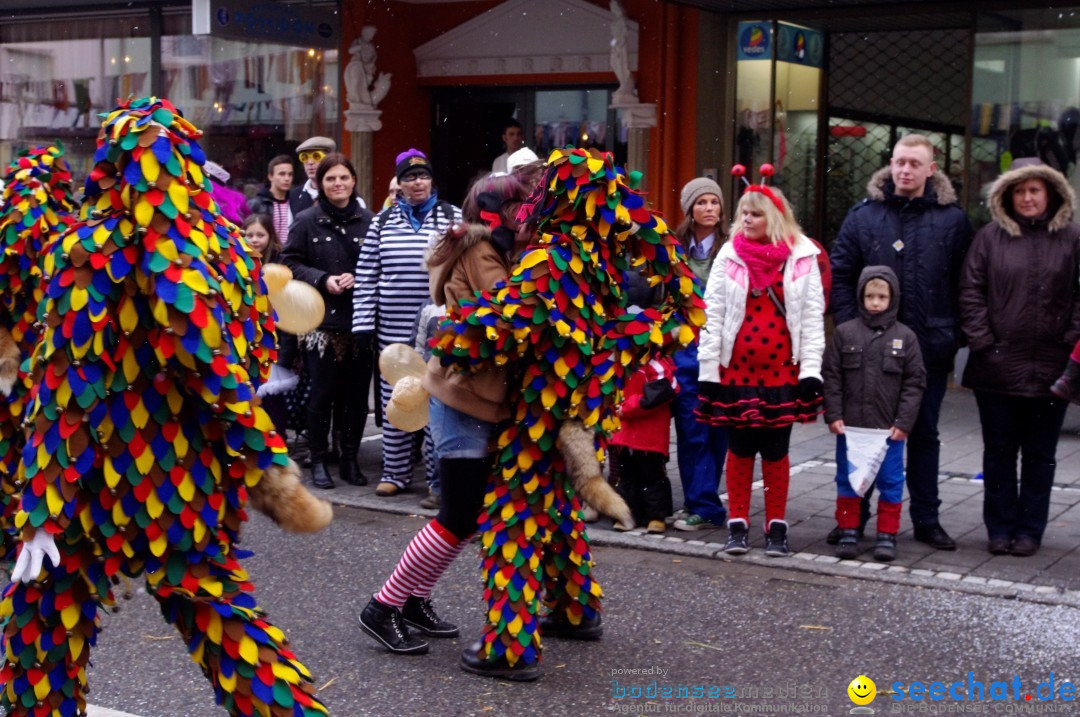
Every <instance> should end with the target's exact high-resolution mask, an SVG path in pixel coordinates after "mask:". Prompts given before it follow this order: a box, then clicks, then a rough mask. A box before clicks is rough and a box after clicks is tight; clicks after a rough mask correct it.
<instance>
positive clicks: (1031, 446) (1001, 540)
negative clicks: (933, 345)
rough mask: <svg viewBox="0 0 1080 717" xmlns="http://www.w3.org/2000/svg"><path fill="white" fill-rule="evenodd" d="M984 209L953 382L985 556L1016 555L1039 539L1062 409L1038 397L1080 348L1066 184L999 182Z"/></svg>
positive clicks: (1017, 176)
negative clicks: (971, 423)
mask: <svg viewBox="0 0 1080 717" xmlns="http://www.w3.org/2000/svg"><path fill="white" fill-rule="evenodd" d="M987 203H988V204H989V205H990V212H991V215H992V216H993V217H994V221H993V222H991V223H990V224H987V225H986V226H985V227H983V228H982V229H980V230H979V233H978V234H977V235H976V236H975V241H974V243H973V244H972V245H971V250H970V251H969V252H968V255H967V258H966V259H965V260H964V271H963V275H962V278H961V281H960V314H961V325H962V328H963V330H964V333H965V334H966V335H967V338H968V345H969V346H970V348H971V357H970V358H969V359H968V363H967V367H966V369H965V370H964V380H963V382H964V385H965V386H967V387H968V388H971V389H974V391H975V399H976V401H977V402H978V404H979V420H980V422H981V423H982V434H983V481H984V483H983V485H984V489H985V491H986V494H985V496H984V502H983V521H984V522H985V523H986V530H987V533H988V535H989V540H990V542H989V545H988V549H989V551H990V552H991V553H993V554H995V555H1000V554H1005V553H1011V554H1013V555H1018V556H1028V555H1033V554H1034V553H1035V552H1036V551H1037V550H1038V549H1039V545H1040V544H1041V543H1042V536H1043V531H1045V530H1046V522H1047V517H1048V515H1049V511H1050V489H1051V486H1052V485H1053V483H1054V468H1055V466H1056V464H1057V458H1056V455H1055V454H1056V452H1057V443H1058V436H1059V435H1060V433H1061V425H1062V423H1063V422H1064V420H1065V409H1066V408H1067V407H1068V402H1067V401H1065V400H1064V399H1061V398H1058V397H1056V396H1054V395H1053V394H1052V393H1051V391H1050V386H1051V384H1053V382H1054V379H1056V378H1057V377H1058V376H1060V375H1061V372H1062V370H1063V369H1064V368H1065V365H1066V363H1067V361H1068V359H1069V351H1070V349H1071V348H1072V346H1073V344H1074V343H1075V342H1076V340H1077V339H1080V289H1078V282H1080V276H1078V266H1080V225H1077V224H1074V223H1073V222H1072V221H1071V219H1072V216H1073V210H1074V207H1075V203H1076V197H1075V196H1074V193H1073V189H1072V186H1071V185H1070V184H1069V181H1068V180H1067V179H1066V178H1065V177H1064V176H1063V175H1062V174H1061V173H1060V172H1058V171H1057V170H1055V169H1053V168H1051V167H1048V166H1046V165H1042V164H1039V165H1028V166H1024V167H1021V168H1019V169H1013V170H1011V171H1009V172H1006V173H1005V174H1003V175H1001V177H999V178H998V179H997V181H995V182H994V184H993V186H992V187H991V188H990V195H989V200H988V202H987ZM1018 454H1020V456H1021V468H1020V475H1019V482H1017V472H1016V458H1017V455H1018Z"/></svg>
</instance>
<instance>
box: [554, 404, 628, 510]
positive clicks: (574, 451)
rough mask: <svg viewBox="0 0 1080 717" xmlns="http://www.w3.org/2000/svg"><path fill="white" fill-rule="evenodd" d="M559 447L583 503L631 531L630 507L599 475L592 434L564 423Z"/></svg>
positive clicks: (577, 424)
mask: <svg viewBox="0 0 1080 717" xmlns="http://www.w3.org/2000/svg"><path fill="white" fill-rule="evenodd" d="M559 445H560V447H561V448H562V454H563V458H564V459H565V460H566V472H567V473H568V474H569V475H570V479H571V481H572V482H573V484H574V490H576V491H577V492H578V495H580V496H581V498H582V500H584V501H585V502H586V503H588V504H589V505H591V506H592V507H594V508H596V509H597V510H598V511H600V512H601V513H603V514H604V515H606V516H608V517H609V518H611V519H613V520H615V521H616V522H619V523H622V524H623V525H625V526H628V527H633V526H634V515H633V513H631V511H630V506H628V505H627V504H626V501H625V500H623V499H622V496H620V495H619V494H618V493H616V492H615V489H614V488H612V487H611V484H610V483H608V482H607V480H605V479H604V476H603V474H602V473H601V472H600V461H598V460H596V443H595V440H594V438H593V432H592V431H591V430H589V429H588V428H585V426H584V425H582V423H581V421H579V420H572V421H566V422H564V423H563V425H562V428H560V429H559Z"/></svg>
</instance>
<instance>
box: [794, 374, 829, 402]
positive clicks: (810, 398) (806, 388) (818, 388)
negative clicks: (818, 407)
mask: <svg viewBox="0 0 1080 717" xmlns="http://www.w3.org/2000/svg"><path fill="white" fill-rule="evenodd" d="M823 388H825V384H823V383H822V382H821V379H820V378H814V377H813V376H807V377H806V378H804V379H800V381H799V397H800V398H802V400H803V401H805V402H806V403H814V402H815V401H817V400H818V399H820V398H821V392H822V389H823Z"/></svg>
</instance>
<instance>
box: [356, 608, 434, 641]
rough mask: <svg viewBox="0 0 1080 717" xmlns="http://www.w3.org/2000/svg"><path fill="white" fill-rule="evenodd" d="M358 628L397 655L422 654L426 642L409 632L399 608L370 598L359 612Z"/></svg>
mask: <svg viewBox="0 0 1080 717" xmlns="http://www.w3.org/2000/svg"><path fill="white" fill-rule="evenodd" d="M360 629H361V630H363V631H364V632H366V633H367V634H368V635H370V636H371V637H373V638H375V640H376V641H377V642H378V643H380V644H381V645H382V646H383V647H385V648H386V649H387V650H389V651H390V652H393V653H395V654H397V655H422V654H424V653H425V652H427V651H428V644H427V642H425V641H424V640H421V639H420V638H419V637H416V636H415V635H413V634H411V633H410V632H409V628H407V627H406V626H405V619H404V618H403V617H402V616H401V610H398V609H397V608H396V607H391V606H390V605H383V604H382V603H381V602H379V601H378V600H376V599H375V598H371V600H370V601H369V602H368V604H367V606H365V607H364V610H363V612H361V613H360Z"/></svg>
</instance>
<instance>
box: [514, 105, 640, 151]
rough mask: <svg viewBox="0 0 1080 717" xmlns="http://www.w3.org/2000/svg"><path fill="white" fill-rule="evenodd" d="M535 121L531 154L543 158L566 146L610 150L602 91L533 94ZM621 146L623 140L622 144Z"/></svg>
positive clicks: (607, 114)
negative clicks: (534, 153)
mask: <svg viewBox="0 0 1080 717" xmlns="http://www.w3.org/2000/svg"><path fill="white" fill-rule="evenodd" d="M535 102H536V120H535V122H534V124H533V137H532V139H533V141H532V143H531V144H532V146H533V147H534V151H535V152H536V153H537V155H539V156H540V157H547V155H548V154H550V153H551V150H553V149H556V148H558V147H565V146H566V145H573V146H575V147H587V148H599V149H611V148H612V147H613V146H614V141H613V140H614V139H615V138H614V137H609V136H608V134H609V132H610V130H611V124H610V123H609V121H608V120H609V114H610V113H609V111H608V105H609V104H610V103H611V93H610V92H608V90H606V89H573V90H540V91H538V92H537V93H536V100H535ZM622 141H623V142H624V143H625V141H626V139H625V138H623V140H622Z"/></svg>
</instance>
